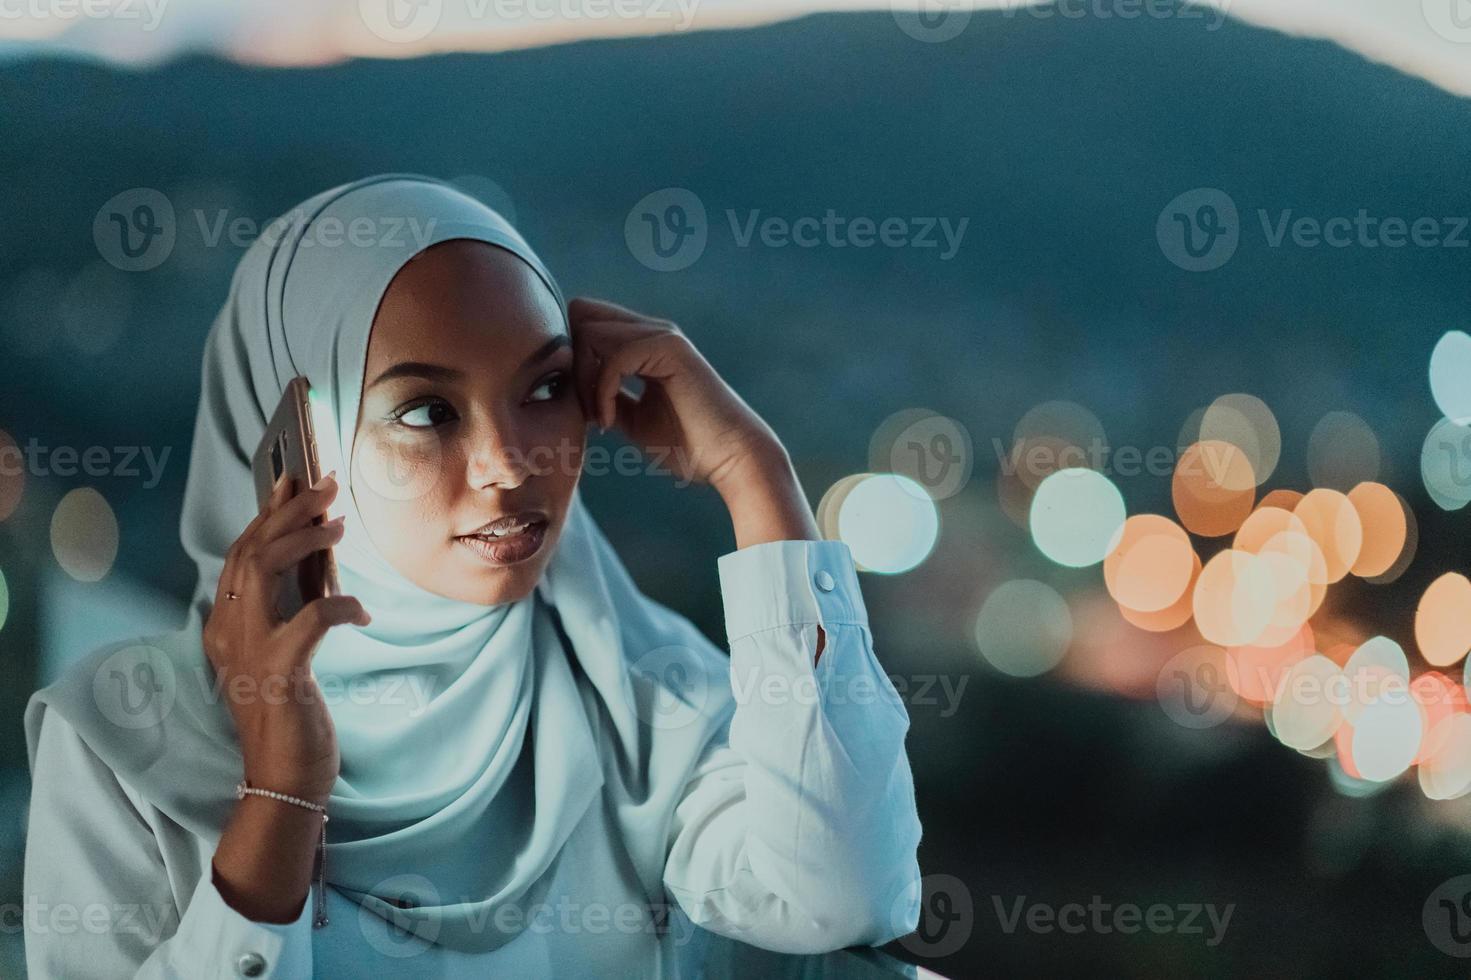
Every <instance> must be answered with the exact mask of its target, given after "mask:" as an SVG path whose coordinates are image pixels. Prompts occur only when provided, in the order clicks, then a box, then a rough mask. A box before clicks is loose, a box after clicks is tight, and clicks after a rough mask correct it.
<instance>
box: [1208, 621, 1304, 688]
mask: <svg viewBox="0 0 1471 980" xmlns="http://www.w3.org/2000/svg"><path fill="white" fill-rule="evenodd" d="M1313 642H1314V637H1313V631H1312V627H1310V626H1307V625H1303V626H1301V627H1299V628H1298V630H1297V632H1296V633H1294V634H1292V635H1291V636H1290V637H1288V638H1287V639H1286V640H1285V641H1283V642H1279V643H1273V644H1271V645H1270V646H1269V645H1266V644H1263V643H1245V644H1241V645H1239V646H1231V647H1227V648H1226V679H1227V681H1228V682H1229V683H1230V685H1231V689H1232V690H1233V691H1235V692H1236V693H1237V694H1238V695H1240V696H1241V697H1242V698H1244V699H1245V700H1247V701H1250V702H1251V703H1252V704H1270V703H1271V702H1272V701H1274V700H1275V699H1276V697H1277V692H1278V690H1279V689H1280V688H1281V685H1282V681H1283V678H1284V677H1285V676H1286V674H1287V671H1288V670H1290V669H1291V668H1292V667H1293V666H1294V665H1296V664H1298V663H1300V662H1301V661H1303V660H1304V659H1306V658H1307V657H1308V656H1310V655H1311V654H1312V653H1313Z"/></svg>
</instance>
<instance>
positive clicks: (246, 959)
mask: <svg viewBox="0 0 1471 980" xmlns="http://www.w3.org/2000/svg"><path fill="white" fill-rule="evenodd" d="M235 969H237V970H239V971H240V975H241V976H242V977H258V976H261V975H263V974H264V973H265V972H266V959H265V957H264V956H261V954H259V953H246V954H245V955H244V956H242V957H240V959H239V961H237V962H236V964H235Z"/></svg>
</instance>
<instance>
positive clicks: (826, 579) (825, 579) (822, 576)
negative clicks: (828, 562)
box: [817, 568, 835, 592]
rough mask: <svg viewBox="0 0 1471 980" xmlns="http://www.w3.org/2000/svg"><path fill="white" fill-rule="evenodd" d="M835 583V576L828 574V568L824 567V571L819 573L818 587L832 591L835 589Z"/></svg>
mask: <svg viewBox="0 0 1471 980" xmlns="http://www.w3.org/2000/svg"><path fill="white" fill-rule="evenodd" d="M834 584H835V583H834V582H833V577H832V576H831V575H830V574H828V571H827V569H825V568H824V569H823V570H822V571H820V572H818V573H817V587H818V588H819V589H821V590H822V591H824V592H831V591H832V590H833V585H834Z"/></svg>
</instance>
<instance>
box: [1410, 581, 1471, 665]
mask: <svg viewBox="0 0 1471 980" xmlns="http://www.w3.org/2000/svg"><path fill="white" fill-rule="evenodd" d="M1415 644H1416V646H1418V647H1419V648H1420V656H1422V657H1424V658H1425V662H1426V663H1428V664H1431V665H1433V666H1436V667H1448V666H1450V665H1451V664H1453V663H1455V662H1456V661H1458V660H1460V659H1461V658H1462V657H1464V656H1465V655H1466V651H1467V650H1471V580H1468V579H1467V578H1466V576H1464V575H1462V574H1460V573H1459V572H1446V573H1445V574H1444V575H1442V576H1441V577H1440V578H1438V579H1436V580H1435V581H1434V582H1431V583H1430V585H1429V586H1428V587H1427V588H1426V589H1425V594H1424V595H1422V596H1421V597H1420V604H1419V605H1418V606H1417V607H1416V608H1415Z"/></svg>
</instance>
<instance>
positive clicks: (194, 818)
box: [26, 174, 734, 952]
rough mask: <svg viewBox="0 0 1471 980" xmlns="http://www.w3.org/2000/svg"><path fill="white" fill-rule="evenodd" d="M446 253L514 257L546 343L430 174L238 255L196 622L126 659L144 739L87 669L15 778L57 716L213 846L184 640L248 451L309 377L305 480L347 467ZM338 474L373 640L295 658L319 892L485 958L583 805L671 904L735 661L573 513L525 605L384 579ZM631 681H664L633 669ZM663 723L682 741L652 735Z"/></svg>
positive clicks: (530, 895) (233, 750) (476, 218)
mask: <svg viewBox="0 0 1471 980" xmlns="http://www.w3.org/2000/svg"><path fill="white" fill-rule="evenodd" d="M354 229H358V232H357V233H356V234H357V237H356V238H354V234H355V233H354V231H353V230H354ZM395 229H396V231H395ZM454 238H468V239H475V240H478V241H484V242H489V243H491V244H493V245H496V246H498V247H500V248H504V249H507V250H509V251H511V252H512V253H514V254H515V255H517V256H519V257H520V258H521V259H522V260H523V261H525V262H526V263H527V264H528V265H529V266H530V267H531V268H532V269H533V270H535V272H536V273H537V275H538V276H539V277H540V278H541V279H542V281H543V282H544V283H545V284H546V286H547V288H548V289H550V290H551V291H552V293H553V295H554V296H555V297H556V300H557V305H558V307H559V308H561V309H562V310H563V317H564V325H565V310H566V306H565V303H564V301H563V297H562V293H561V290H560V289H559V288H558V286H557V284H556V281H555V280H554V279H553V278H552V276H551V274H550V273H549V272H548V271H547V269H546V268H545V266H544V265H543V264H542V262H541V260H540V259H538V258H537V256H536V254H535V253H534V252H533V251H532V250H531V248H530V246H528V245H527V244H526V242H525V241H524V240H523V239H522V238H521V236H520V235H519V234H518V233H517V232H516V230H515V229H514V228H513V227H511V225H510V224H509V223H508V222H506V220H505V219H504V218H503V217H501V215H499V214H498V213H496V212H495V211H493V210H492V209H490V208H488V207H486V206H485V205H484V204H482V203H480V202H479V201H476V200H474V199H473V198H471V197H469V196H467V195H465V194H463V193H462V192H460V191H459V190H457V189H455V188H454V187H452V186H451V185H448V184H446V183H443V182H441V181H438V180H435V179H432V178H428V177H422V176H418V175H413V174H385V175H380V176H376V177H370V178H366V179H363V180H358V181H354V182H352V183H349V184H344V185H342V186H339V187H335V188H332V189H331V190H328V191H324V192H323V193H320V194H318V195H316V196H314V197H312V198H310V199H309V200H307V201H305V202H304V203H302V204H301V205H298V206H297V207H296V208H293V209H292V210H291V211H290V212H288V213H287V214H286V215H284V216H283V217H282V218H281V219H278V221H277V222H274V223H272V225H270V226H268V230H267V234H265V235H263V236H262V237H261V238H260V239H258V240H257V241H256V242H255V243H254V244H253V245H252V246H251V247H250V248H249V249H248V250H247V252H246V253H245V255H244V256H243V257H242V258H241V261H240V263H239V266H238V267H237V269H236V272H235V275H234V279H233V281H232V283H231V287H230V295H229V298H228V299H227V301H226V303H225V305H224V308H223V309H222V310H221V311H220V314H219V316H218V318H217V319H216V321H215V323H214V326H213V328H212V329H211V331H210V334H209V337H208V339H207V341H206V344H205V354H204V374H203V390H202V393H201V397H200V404H199V413H198V416H197V419H196V425H195V432H194V444H193V449H192V455H191V458H190V466H189V479H188V484H187V487H186V490H185V495H184V510H183V516H182V520H181V534H182V540H183V544H184V547H185V550H186V551H187V552H188V553H189V555H190V557H191V558H193V559H194V561H195V563H196V564H197V565H198V568H199V580H198V585H197V586H196V589H195V593H194V599H193V603H192V605H191V609H190V616H189V621H188V623H187V625H186V626H185V628H184V629H183V630H182V631H180V632H178V633H173V634H167V635H165V636H160V637H150V638H147V641H146V642H145V643H144V644H142V645H140V646H137V647H135V648H134V649H135V650H136V652H134V653H131V654H130V655H131V656H132V657H134V658H135V659H136V660H137V662H136V663H133V664H131V669H132V670H133V672H134V676H135V677H138V678H144V677H145V675H144V674H142V673H139V671H146V680H147V683H149V684H151V685H153V687H154V688H155V689H157V690H158V691H159V692H160V693H159V696H158V697H155V698H152V699H151V701H150V703H151V707H150V708H149V709H148V712H147V713H145V714H144V716H143V719H142V723H139V718H138V717H137V716H136V714H133V715H125V713H124V705H123V704H121V699H123V698H125V697H126V696H127V692H126V691H125V690H123V689H122V688H118V689H117V690H114V686H113V685H110V684H107V683H102V682H101V674H100V673H99V670H100V669H101V666H102V664H103V663H104V661H106V660H107V658H108V657H109V656H110V655H112V654H114V653H115V652H116V651H117V650H118V648H119V646H120V645H113V646H110V647H108V648H105V649H104V650H100V651H97V652H96V653H94V654H93V655H92V656H91V657H89V658H88V659H87V660H86V661H84V662H83V663H82V664H80V665H79V666H78V667H77V668H76V669H74V670H72V671H71V672H69V673H68V675H67V676H66V677H65V678H63V679H62V680H60V681H58V682H57V683H56V684H55V685H53V686H51V687H49V688H47V689H45V690H43V691H41V692H39V693H38V694H37V695H36V696H35V697H34V698H33V700H32V703H31V704H30V706H29V708H28V710H27V714H26V732H27V738H28V741H29V743H30V747H31V753H32V760H33V761H34V753H35V745H36V739H37V736H38V734H39V730H40V724H41V719H42V715H43V713H44V712H45V710H46V709H48V708H51V709H54V710H56V711H58V712H59V713H61V714H62V715H64V716H65V717H66V718H67V720H68V721H70V722H71V723H72V725H73V727H75V728H76V729H77V730H78V732H79V733H80V734H81V735H82V737H83V739H84V740H85V741H86V742H87V743H88V745H89V746H90V747H91V748H92V750H93V751H94V752H96V753H97V754H98V755H99V756H101V757H102V758H103V760H104V761H105V762H107V763H108V764H109V765H110V766H111V767H112V768H113V770H114V771H115V772H117V773H118V775H119V776H120V777H121V778H123V779H124V780H125V781H126V782H128V783H129V785H131V786H133V787H134V788H135V789H137V790H138V791H139V792H140V793H141V794H143V796H144V797H145V798H146V799H148V800H149V801H150V802H151V803H152V804H153V805H155V806H157V807H158V808H159V809H160V810H162V811H163V812H164V813H165V814H167V815H168V816H170V817H171V818H172V819H174V820H175V821H177V822H179V823H180V824H181V825H183V826H185V827H186V828H188V829H190V830H191V831H193V832H194V833H197V834H200V835H202V836H206V837H209V838H210V839H217V838H218V835H219V833H220V832H221V830H222V828H223V824H224V821H225V819H226V818H227V817H228V814H229V812H230V809H231V807H232V806H233V805H234V800H233V788H234V785H235V782H236V781H237V780H238V779H239V778H240V776H241V760H240V755H239V750H238V747H237V745H236V742H235V738H234V733H233V723H232V721H231V719H230V716H229V714H228V710H227V707H226V705H225V703H224V701H223V700H222V697H221V695H220V694H219V692H217V691H215V689H214V688H213V687H212V682H213V671H212V668H210V667H209V665H208V662H207V660H206V658H205V656H204V652H203V649H202V646H201V645H200V630H201V628H202V624H203V623H204V622H205V621H206V620H207V618H208V616H209V612H210V608H211V606H212V603H213V599H214V595H215V592H216V586H217V583H218V580H219V575H220V571H221V568H222V567H223V564H224V556H225V553H226V551H227V550H228V548H229V546H230V544H231V543H232V542H233V541H234V539H235V538H236V537H237V536H238V535H239V533H240V531H241V530H242V529H243V528H244V526H245V525H246V524H247V523H248V522H249V520H250V519H251V517H252V516H253V515H254V514H255V512H256V509H257V508H256V503H255V499H254V490H253V485H252V482H251V476H250V457H251V453H252V452H253V450H254V448H255V446H256V444H257V442H258V441H259V439H260V437H261V434H262V433H263V432H264V429H265V425H266V422H267V420H268V418H269V416H270V414H271V412H272V411H273V409H274V408H275V405H276V403H277V401H278V400H279V398H280V395H281V392H282V389H283V386H284V385H285V383H286V382H287V381H289V380H290V379H291V378H293V377H295V376H296V375H299V374H305V375H306V376H307V377H308V378H310V380H311V382H312V386H313V390H314V394H315V396H316V397H317V398H319V399H320V400H321V402H322V407H323V408H324V409H325V410H326V411H327V412H329V413H330V419H328V420H327V421H326V423H325V428H324V425H323V424H322V423H321V421H320V419H319V425H318V433H317V436H318V441H319V443H320V444H321V448H322V452H323V455H324V457H327V458H326V459H324V462H328V460H329V459H330V457H331V456H332V455H334V454H335V456H336V459H337V460H339V461H340V460H351V451H352V446H353V434H354V430H355V424H356V419H357V414H358V404H359V399H360V397H361V392H362V384H363V372H364V367H365V364H366V358H367V347H368V335H369V332H370V328H371V326H372V322H373V317H374V315H375V313H376V311H377V308H378V304H379V302H380V301H381V299H382V297H383V294H384V292H385V291H386V290H387V288H388V285H389V283H390V282H391V281H392V279H393V277H394V275H395V274H396V273H397V272H398V270H399V269H401V268H402V267H403V265H404V264H405V263H406V262H408V261H409V259H411V258H412V257H413V256H414V255H416V254H418V253H419V252H420V251H422V250H423V249H425V248H427V247H428V246H430V245H433V244H435V243H437V242H441V241H446V240H449V239H454ZM337 469H338V479H339V481H341V482H342V486H343V489H342V491H341V492H339V494H338V498H337V501H336V502H335V503H334V505H333V508H332V510H333V513H334V514H338V513H340V514H344V515H346V522H345V524H346V533H345V535H344V539H343V541H342V543H341V544H340V545H339V546H338V547H337V549H336V558H337V563H338V568H339V572H340V575H341V580H342V585H343V588H344V591H346V592H347V593H348V594H350V595H355V596H357V597H358V598H359V599H360V600H361V601H362V602H363V605H364V606H365V607H366V608H367V609H368V611H369V612H370V613H371V614H372V617H373V621H372V623H371V624H370V625H369V626H367V627H361V628H360V627H356V626H342V627H337V628H335V629H333V630H332V631H331V632H330V633H329V634H328V636H327V638H326V639H325V640H324V641H323V642H322V644H321V646H320V647H319V649H318V651H317V653H316V656H315V659H314V660H313V671H314V673H315V674H316V676H317V678H318V681H319V683H320V684H321V685H322V687H323V690H324V693H325V694H326V695H327V698H328V703H329V707H330V710H331V713H332V717H333V720H334V723H335V725H336V728H337V737H338V743H339V746H340V750H341V755H342V768H341V775H340V776H339V778H338V781H337V786H336V788H335V789H334V791H333V793H332V797H331V800H330V802H329V804H328V812H329V813H330V815H331V820H330V822H329V824H328V839H329V844H328V850H327V864H326V875H327V880H328V883H329V885H330V886H331V887H333V888H336V889H337V890H338V891H339V892H341V893H343V894H345V895H347V896H348V897H350V898H351V899H353V900H354V901H356V902H358V903H359V904H360V905H361V906H362V907H363V908H364V909H366V910H370V911H372V912H375V913H377V914H379V915H382V916H383V917H384V918H386V919H389V920H390V921H391V922H393V923H395V924H396V925H398V926H399V927H400V928H403V929H406V930H409V931H412V932H414V933H415V934H417V935H419V936H420V937H421V938H423V939H425V940H427V941H429V942H437V943H439V944H440V945H443V946H446V947H450V948H454V949H457V950H462V951H465V952H475V951H484V950H490V949H494V948H497V947H498V946H500V945H503V944H504V943H505V942H507V941H509V940H510V939H511V938H514V932H503V931H501V929H499V928H498V926H497V924H498V923H500V922H504V921H512V922H518V923H523V924H524V923H526V922H528V921H530V919H531V916H530V915H529V914H522V915H516V916H509V917H506V918H502V917H500V916H498V915H497V911H498V910H500V909H501V908H502V907H504V906H507V905H516V906H519V907H520V909H521V911H522V912H523V913H525V912H526V910H527V908H528V907H529V906H530V905H532V904H533V903H535V902H537V901H539V900H540V897H541V895H542V894H544V892H545V890H546V888H547V886H548V885H549V883H550V880H551V877H552V875H551V874H550V873H549V872H550V871H551V870H552V869H553V866H554V865H555V863H556V862H557V860H558V856H559V853H560V851H561V848H562V845H563V843H564V842H565V841H566V840H567V839H568V837H569V836H570V835H571V834H572V833H573V832H574V830H575V829H576V828H577V826H578V825H579V824H580V823H581V822H582V821H583V820H584V818H585V817H586V816H587V815H588V814H589V812H590V808H591V807H593V806H602V807H604V808H605V809H606V810H607V812H608V814H609V818H610V819H609V823H610V825H611V826H616V827H617V828H619V831H620V832H621V833H622V835H623V838H624V843H625V846H626V847H627V849H628V852H629V854H630V855H631V856H632V858H633V862H634V865H635V868H634V871H635V873H636V874H637V876H638V879H639V881H638V884H639V885H640V886H641V887H642V890H643V892H644V893H645V894H646V895H647V896H648V897H649V900H650V901H651V902H663V901H665V897H664V892H663V886H662V875H663V865H664V860H665V857H666V854H667V846H668V832H669V826H670V820H671V818H672V815H673V811H674V807H675V805H676V804H677V802H678V800H679V797H680V794H681V791H682V789H683V787H684V785H685V782H686V780H687V779H688V777H689V774H690V773H691V772H692V770H693V769H694V767H695V765H696V763H697V762H698V760H699V757H700V755H701V753H702V752H703V751H704V750H705V749H706V748H707V746H709V745H711V744H712V743H713V742H715V741H717V740H718V741H720V742H724V741H725V740H726V737H727V735H728V728H729V721H730V717H731V714H732V712H733V710H734V698H733V695H732V692H731V688H730V685H729V681H728V676H729V675H728V671H729V659H728V657H727V656H726V655H725V654H724V652H723V651H721V650H720V649H718V648H717V647H716V646H715V645H714V644H712V643H710V641H709V640H707V639H706V638H705V637H704V635H703V634H701V633H700V632H699V631H698V630H697V629H696V628H695V627H694V626H693V624H691V623H690V622H689V621H688V620H687V619H685V618H684V617H683V616H680V615H678V614H677V613H674V612H673V611H671V610H669V609H668V608H666V607H664V606H662V605H660V604H659V603H656V602H654V601H653V600H651V599H649V598H648V597H646V596H644V595H643V594H642V593H641V592H640V591H639V589H638V588H637V586H636V585H635V584H634V582H633V581H632V580H631V579H630V577H629V576H628V573H627V571H626V569H625V568H624V567H623V564H622V562H621V561H620V560H619V558H618V556H617V555H616V554H615V553H614V551H613V549H612V547H611V546H610V545H609V543H608V541H607V539H606V538H605V537H604V536H603V534H602V532H601V531H600V530H599V529H598V527H597V525H596V524H595V523H594V522H593V520H592V518H591V516H590V515H589V514H588V513H587V510H586V508H585V507H584V505H583V502H582V498H581V493H580V491H579V492H577V493H575V494H574V496H573V501H572V505H571V508H570V511H569V513H568V516H567V521H566V525H565V527H564V529H563V532H562V535H561V537H560V539H559V540H558V542H557V545H556V548H557V550H556V553H555V554H554V555H553V557H552V559H551V561H550V563H549V566H548V568H547V571H546V573H545V574H544V575H543V577H542V580H541V581H540V583H539V584H538V585H537V587H536V589H535V591H534V592H533V593H532V594H531V595H529V596H527V597H525V598H524V599H521V600H519V601H515V602H509V603H504V604H501V605H497V606H480V605H474V604H470V603H464V602H458V601H455V600H451V599H447V598H444V597H442V596H438V595H435V594H432V593H429V592H426V591H425V590H423V589H421V588H419V587H418V586H416V585H414V584H413V583H411V582H410V581H408V580H407V579H405V578H404V577H403V576H401V575H400V574H399V573H398V572H397V571H395V570H394V569H393V567H392V566H390V565H389V564H388V562H387V561H386V560H385V559H384V558H383V557H382V555H381V554H380V553H379V552H378V550H377V549H376V548H375V547H374V546H373V543H372V541H371V539H370V537H369V535H368V533H367V530H366V528H365V527H364V526H363V521H362V518H361V516H360V514H359V513H358V511H357V508H356V506H355V504H354V498H353V493H352V486H353V480H354V478H355V477H356V476H357V474H355V473H353V472H351V470H352V468H351V467H347V466H343V465H341V464H340V463H339V464H338V466H337ZM671 651H672V653H671ZM650 654H653V655H654V656H652V657H650V656H648V655H650ZM641 659H643V661H644V663H645V664H647V663H650V662H653V663H657V664H659V665H661V667H662V668H663V669H662V670H660V671H658V672H653V671H648V670H641V669H640V663H639V661H640V660H641ZM114 663H115V661H114ZM165 694H166V695H167V696H165ZM671 703H673V704H675V705H676V707H677V708H678V709H679V710H678V712H677V717H678V718H679V723H678V724H669V723H668V721H667V719H668V718H669V717H673V716H671V715H670V714H669V708H668V706H669V705H670V704H671ZM123 717H126V718H127V720H126V721H125V722H123V723H119V719H120V718H123ZM206 873H207V872H206ZM407 875H412V876H420V877H421V878H426V879H428V881H429V882H430V883H431V884H432V885H433V893H434V894H435V895H437V896H438V901H430V902H428V903H425V904H419V905H418V906H417V907H412V908H408V909H402V908H400V907H399V904H398V900H399V898H400V896H399V895H398V894H397V893H396V892H395V891H394V889H393V887H392V880H393V879H395V878H401V877H402V876H407ZM181 897H182V898H184V899H185V900H187V897H188V896H187V895H184V896H181ZM419 901H420V902H421V903H422V902H423V898H422V896H420V897H419ZM327 928H332V926H331V925H329V926H327Z"/></svg>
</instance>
